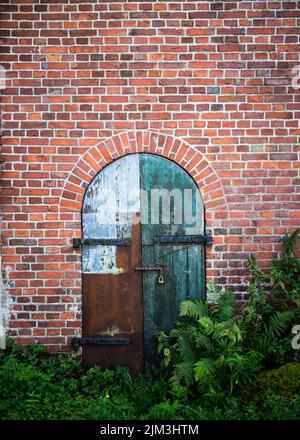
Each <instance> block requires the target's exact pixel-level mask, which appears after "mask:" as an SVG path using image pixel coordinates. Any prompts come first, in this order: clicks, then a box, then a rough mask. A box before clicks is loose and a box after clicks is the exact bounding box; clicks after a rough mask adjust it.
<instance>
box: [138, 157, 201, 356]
mask: <svg viewBox="0 0 300 440" xmlns="http://www.w3.org/2000/svg"><path fill="white" fill-rule="evenodd" d="M140 176H141V177H140V182H141V183H140V185H141V231H142V239H141V242H142V266H144V267H145V266H154V267H155V266H162V267H163V279H164V283H163V284H160V283H159V282H158V281H159V280H158V273H157V272H156V273H155V272H150V271H149V272H144V274H143V308H144V347H145V363H146V364H152V363H155V361H156V360H157V344H156V338H155V336H154V335H155V333H156V332H157V331H160V330H164V331H167V332H168V331H170V330H171V329H172V328H173V326H174V322H175V321H176V319H177V318H178V311H179V306H180V303H181V302H182V301H184V300H187V299H192V300H195V299H198V300H199V299H203V298H204V295H205V276H204V246H203V244H199V243H197V244H196V243H190V244H188V243H178V244H177V243H176V239H179V238H180V237H185V236H188V235H199V234H200V235H202V234H204V212H203V203H202V199H201V195H200V193H199V190H198V188H197V186H196V185H195V183H194V181H193V180H192V179H191V177H190V176H189V175H188V174H187V173H186V172H185V171H184V170H183V169H182V168H181V167H179V166H178V165H176V164H175V163H174V162H172V161H170V160H168V159H164V158H161V157H159V156H154V155H149V154H143V155H141V156H140ZM166 237H168V240H164V239H165V238H166ZM172 240H174V242H173V243H172ZM163 241H169V243H163Z"/></svg>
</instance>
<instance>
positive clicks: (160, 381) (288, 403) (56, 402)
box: [0, 310, 300, 420]
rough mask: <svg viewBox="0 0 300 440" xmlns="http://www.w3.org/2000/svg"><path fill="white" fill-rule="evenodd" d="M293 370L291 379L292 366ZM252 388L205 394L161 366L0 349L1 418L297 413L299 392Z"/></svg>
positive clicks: (281, 416) (225, 416)
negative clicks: (240, 393) (88, 363)
mask: <svg viewBox="0 0 300 440" xmlns="http://www.w3.org/2000/svg"><path fill="white" fill-rule="evenodd" d="M215 311H216V310H215ZM289 369H290V367H289ZM56 371H57V373H58V375H56ZM290 375H291V379H292V377H293V373H292V371H291V372H290ZM58 377H59V380H58V379H57V378H58ZM64 377H65V380H64ZM258 383H260V381H259V380H258ZM268 388H270V389H272V390H274V387H273V388H272V387H268ZM251 391H252V384H251V385H250V388H249V393H248V395H249V396H250V397H247V399H245V397H237V396H234V397H233V396H226V395H225V394H224V393H223V392H222V391H220V392H219V393H215V394H214V396H206V397H205V398H204V397H203V395H202V394H201V393H197V394H195V393H194V394H191V393H189V392H188V391H187V387H186V386H182V385H178V386H174V387H173V388H172V389H170V388H169V387H168V384H167V377H166V376H165V375H164V373H163V372H162V371H159V370H157V369H153V370H149V371H146V373H145V374H143V375H140V376H132V375H131V374H130V373H129V371H128V370H127V369H124V368H118V369H116V370H115V371H110V370H101V369H100V368H99V367H94V368H91V369H89V370H88V371H86V372H84V371H82V369H81V367H80V365H79V363H78V361H76V360H74V359H72V358H70V357H69V356H66V355H65V356H64V355H58V356H57V355H49V354H47V353H46V352H45V350H44V348H43V347H41V346H38V345H34V346H31V347H29V348H28V349H21V348H20V347H19V346H17V345H15V344H11V345H10V348H9V349H8V350H6V351H5V352H1V353H0V395H1V399H0V419H23V420H27V419H82V420H85V419H89V420H91V419H95V420H114V419H118V420H122V419H123V420H128V419H154V420H168V419H171V420H216V419H224V420H225V419H298V418H299V416H300V401H299V398H297V397H296V398H288V399H287V398H286V397H283V396H282V395H280V394H279V395H276V394H274V393H271V391H270V390H269V389H268V391H267V392H265V391H264V389H263V390H262V391H261V392H262V393H264V394H262V395H261V396H262V397H261V399H260V400H259V401H257V399H256V400H253V399H252V398H251V396H252V394H253V393H252V392H251ZM279 391H280V390H279ZM280 393H281V391H280ZM281 394H282V393H281Z"/></svg>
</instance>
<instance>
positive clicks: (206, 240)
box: [153, 234, 213, 246]
mask: <svg viewBox="0 0 300 440" xmlns="http://www.w3.org/2000/svg"><path fill="white" fill-rule="evenodd" d="M153 242H154V243H161V244H193V243H195V244H196V243H198V244H205V245H207V246H211V245H212V244H213V239H212V236H211V235H206V234H204V235H156V236H155V237H154V238H153Z"/></svg>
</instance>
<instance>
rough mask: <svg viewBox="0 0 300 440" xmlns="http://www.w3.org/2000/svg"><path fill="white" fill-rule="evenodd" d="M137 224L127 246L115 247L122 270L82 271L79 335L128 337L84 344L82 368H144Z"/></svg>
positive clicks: (139, 247) (139, 244)
mask: <svg viewBox="0 0 300 440" xmlns="http://www.w3.org/2000/svg"><path fill="white" fill-rule="evenodd" d="M140 241H141V236H140V225H139V224H135V225H133V226H132V236H131V246H117V247H116V248H117V249H116V264H117V267H118V268H122V269H123V272H120V273H118V276H115V273H114V274H112V273H84V274H83V336H84V337H100V336H101V335H102V336H104V335H106V336H109V337H112V338H113V337H115V338H122V337H126V338H128V337H129V338H130V339H131V343H130V344H129V345H126V346H124V345H120V346H118V345H117V346H112V345H110V346H99V345H98V346H84V347H83V363H84V366H85V367H90V366H92V365H95V364H99V365H102V366H103V367H104V368H113V367H115V366H117V365H123V366H127V367H129V368H131V369H132V371H134V372H137V371H142V370H143V367H144V349H143V307H142V275H141V273H140V272H137V271H135V270H134V268H135V267H136V266H138V265H139V264H140V263H141V242H140Z"/></svg>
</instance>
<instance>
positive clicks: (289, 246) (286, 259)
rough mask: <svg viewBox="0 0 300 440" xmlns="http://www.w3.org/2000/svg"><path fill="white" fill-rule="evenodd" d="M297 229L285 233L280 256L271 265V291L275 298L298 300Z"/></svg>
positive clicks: (298, 263)
mask: <svg viewBox="0 0 300 440" xmlns="http://www.w3.org/2000/svg"><path fill="white" fill-rule="evenodd" d="M299 231H300V229H296V230H295V231H294V232H293V233H292V234H291V235H288V234H285V236H284V237H283V239H282V257H281V258H280V259H279V260H278V261H273V262H272V265H271V271H270V277H271V280H272V293H273V295H274V296H275V297H277V298H293V299H294V300H296V301H299V292H300V260H299V259H297V258H296V255H295V251H296V246H297V241H298V239H299Z"/></svg>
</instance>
